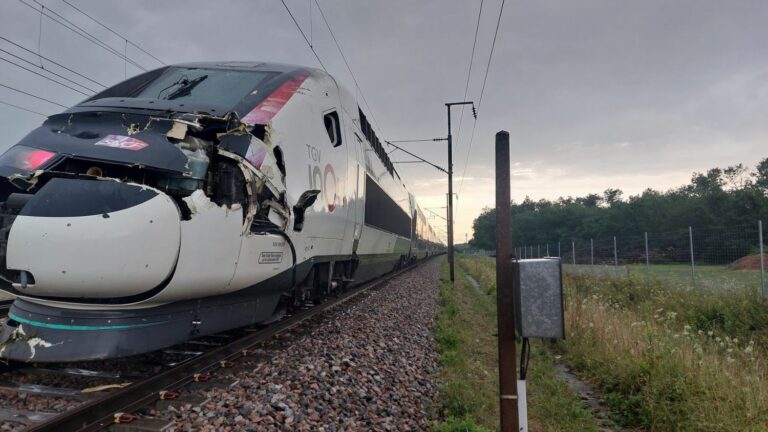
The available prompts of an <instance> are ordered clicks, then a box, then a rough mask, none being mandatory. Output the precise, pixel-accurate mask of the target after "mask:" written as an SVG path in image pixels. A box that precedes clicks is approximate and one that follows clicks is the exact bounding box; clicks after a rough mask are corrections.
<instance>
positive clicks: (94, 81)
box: [0, 36, 107, 88]
mask: <svg viewBox="0 0 768 432" xmlns="http://www.w3.org/2000/svg"><path fill="white" fill-rule="evenodd" d="M0 39H2V40H4V41H6V42H8V43H9V44H11V45H13V46H15V47H17V48H19V49H22V50H24V51H26V52H28V53H30V54H32V55H34V56H37V57H40V58H42V59H44V60H45V61H47V62H49V63H52V64H55V65H56V66H58V67H60V68H62V69H64V70H66V71H68V72H71V73H73V74H75V75H77V76H79V77H80V78H83V79H86V80H88V81H90V82H92V83H94V84H96V85H99V86H101V87H104V88H107V86H106V85H105V84H102V83H100V82H98V81H96V80H94V79H93V78H90V77H88V76H86V75H83V74H82V73H80V72H77V71H76V70H73V69H70V68H68V67H66V66H64V65H63V64H61V63H58V62H56V61H55V60H51V59H50V58H49V57H46V56H44V55H41V54H38V53H36V52H34V51H32V50H31V49H29V48H26V47H24V46H22V45H20V44H18V43H16V42H14V41H12V40H10V39H8V38H5V37H3V36H0ZM38 67H40V66H38ZM46 71H48V72H50V70H48V69H46Z"/></svg>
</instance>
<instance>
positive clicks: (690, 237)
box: [688, 226, 696, 288]
mask: <svg viewBox="0 0 768 432" xmlns="http://www.w3.org/2000/svg"><path fill="white" fill-rule="evenodd" d="M688 242H689V243H690V245H691V283H692V284H693V287H694V288H696V261H695V260H694V259H693V228H691V227H690V226H689V227H688Z"/></svg>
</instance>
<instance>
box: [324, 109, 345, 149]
mask: <svg viewBox="0 0 768 432" xmlns="http://www.w3.org/2000/svg"><path fill="white" fill-rule="evenodd" d="M323 121H324V122H325V131H326V132H328V139H330V140H331V145H333V146H334V147H338V146H340V145H341V126H340V123H339V114H338V113H337V112H336V111H331V112H329V113H327V114H325V115H324V116H323Z"/></svg>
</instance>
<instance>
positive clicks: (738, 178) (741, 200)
mask: <svg viewBox="0 0 768 432" xmlns="http://www.w3.org/2000/svg"><path fill="white" fill-rule="evenodd" d="M510 208H511V215H512V238H513V243H514V244H515V245H532V244H534V245H535V244H543V243H546V242H553V241H561V240H562V241H570V240H571V239H590V238H595V239H598V238H605V237H611V236H614V235H642V233H643V232H656V233H658V232H668V231H676V230H681V229H687V227H688V226H692V227H693V228H694V230H695V229H696V228H697V227H700V228H709V227H720V226H723V227H725V226H734V225H749V224H755V223H756V221H757V220H758V219H762V220H763V222H764V223H768V158H765V159H763V160H762V161H761V162H760V163H758V164H757V166H756V167H755V169H753V170H750V169H749V168H748V167H746V166H744V165H743V164H737V165H733V166H729V167H727V168H712V169H710V170H707V171H706V172H703V173H701V172H694V173H693V175H692V176H691V181H690V183H688V184H686V185H683V186H680V187H678V188H673V189H670V190H668V191H666V192H661V191H657V190H653V189H646V190H645V191H643V192H642V193H640V194H638V195H631V196H629V197H624V193H623V192H622V191H621V190H619V189H613V188H609V189H606V190H605V191H604V192H603V193H602V194H594V193H592V194H588V195H586V196H583V197H575V198H574V197H571V196H568V197H560V198H558V199H557V200H546V199H540V200H538V201H534V200H533V199H531V198H530V197H528V196H526V197H525V199H524V200H523V202H521V203H517V202H515V201H512V202H511V203H510ZM472 228H473V231H474V232H473V238H472V240H471V241H470V247H474V248H478V249H490V250H494V249H495V248H496V209H495V208H485V209H483V211H482V213H481V214H480V215H479V216H478V217H477V218H476V219H475V220H474V222H473V223H472Z"/></svg>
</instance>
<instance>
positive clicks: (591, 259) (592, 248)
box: [589, 239, 595, 265]
mask: <svg viewBox="0 0 768 432" xmlns="http://www.w3.org/2000/svg"><path fill="white" fill-rule="evenodd" d="M589 264H590V265H595V241H594V240H593V239H589Z"/></svg>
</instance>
